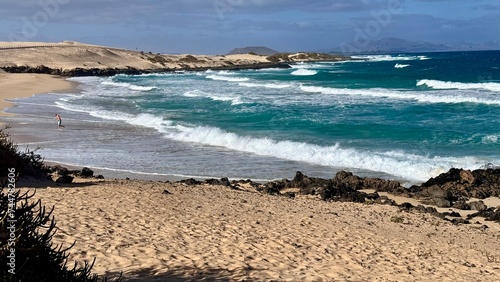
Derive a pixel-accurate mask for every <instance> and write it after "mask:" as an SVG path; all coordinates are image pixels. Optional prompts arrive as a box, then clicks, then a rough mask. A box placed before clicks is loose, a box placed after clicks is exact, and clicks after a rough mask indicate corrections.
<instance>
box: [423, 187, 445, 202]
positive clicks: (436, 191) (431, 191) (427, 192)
mask: <svg viewBox="0 0 500 282" xmlns="http://www.w3.org/2000/svg"><path fill="white" fill-rule="evenodd" d="M420 195H421V196H424V197H430V198H442V199H446V200H451V198H452V194H451V192H450V191H446V190H444V189H443V188H441V187H439V186H438V185H433V186H431V187H428V188H426V189H424V190H422V191H421V192H420Z"/></svg>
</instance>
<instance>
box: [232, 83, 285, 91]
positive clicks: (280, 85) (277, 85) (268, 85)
mask: <svg viewBox="0 0 500 282" xmlns="http://www.w3.org/2000/svg"><path fill="white" fill-rule="evenodd" d="M239 85H240V86H244V87H264V88H271V89H284V88H290V87H293V84H287V83H250V82H242V83H240V84H239Z"/></svg>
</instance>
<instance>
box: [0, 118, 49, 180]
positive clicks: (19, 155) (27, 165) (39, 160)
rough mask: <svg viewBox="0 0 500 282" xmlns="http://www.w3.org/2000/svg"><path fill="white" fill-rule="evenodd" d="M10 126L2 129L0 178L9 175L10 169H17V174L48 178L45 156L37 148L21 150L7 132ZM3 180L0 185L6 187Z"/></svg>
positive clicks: (0, 135) (0, 136)
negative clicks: (37, 151)
mask: <svg viewBox="0 0 500 282" xmlns="http://www.w3.org/2000/svg"><path fill="white" fill-rule="evenodd" d="M9 128H10V126H5V127H4V128H3V129H0V179H5V178H6V177H7V174H8V169H15V171H16V176H19V175H20V176H30V177H34V178H39V179H40V178H41V179H48V176H47V174H46V172H47V167H46V166H45V164H44V163H43V157H42V156H40V155H39V154H36V153H35V152H36V149H35V150H30V149H29V148H28V147H27V148H26V150H25V151H20V150H19V148H18V146H17V145H16V144H14V142H13V141H12V139H11V138H10V134H9V133H8V132H7V130H8V129H9ZM3 182H4V181H0V187H4V185H2V184H3Z"/></svg>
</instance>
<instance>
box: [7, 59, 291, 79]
mask: <svg viewBox="0 0 500 282" xmlns="http://www.w3.org/2000/svg"><path fill="white" fill-rule="evenodd" d="M265 68H280V69H288V68H290V65H289V64H287V63H272V62H269V63H256V64H243V65H232V66H216V67H208V66H207V67H190V66H186V67H185V68H183V69H177V68H158V69H137V68H133V67H129V68H74V69H69V70H65V69H61V68H50V67H47V66H45V65H39V66H34V67H33V66H5V67H0V69H1V70H3V71H5V72H8V73H39V74H50V75H58V76H63V77H80V76H114V75H117V74H126V75H140V74H150V73H171V72H176V71H179V70H183V71H206V70H233V71H237V70H258V69H265Z"/></svg>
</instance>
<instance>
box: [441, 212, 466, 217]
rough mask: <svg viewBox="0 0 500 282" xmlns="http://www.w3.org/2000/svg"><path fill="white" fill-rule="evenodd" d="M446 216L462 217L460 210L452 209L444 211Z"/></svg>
mask: <svg viewBox="0 0 500 282" xmlns="http://www.w3.org/2000/svg"><path fill="white" fill-rule="evenodd" d="M444 214H445V215H446V216H450V217H462V216H461V215H460V214H459V213H458V212H455V211H452V212H445V213H444Z"/></svg>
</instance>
